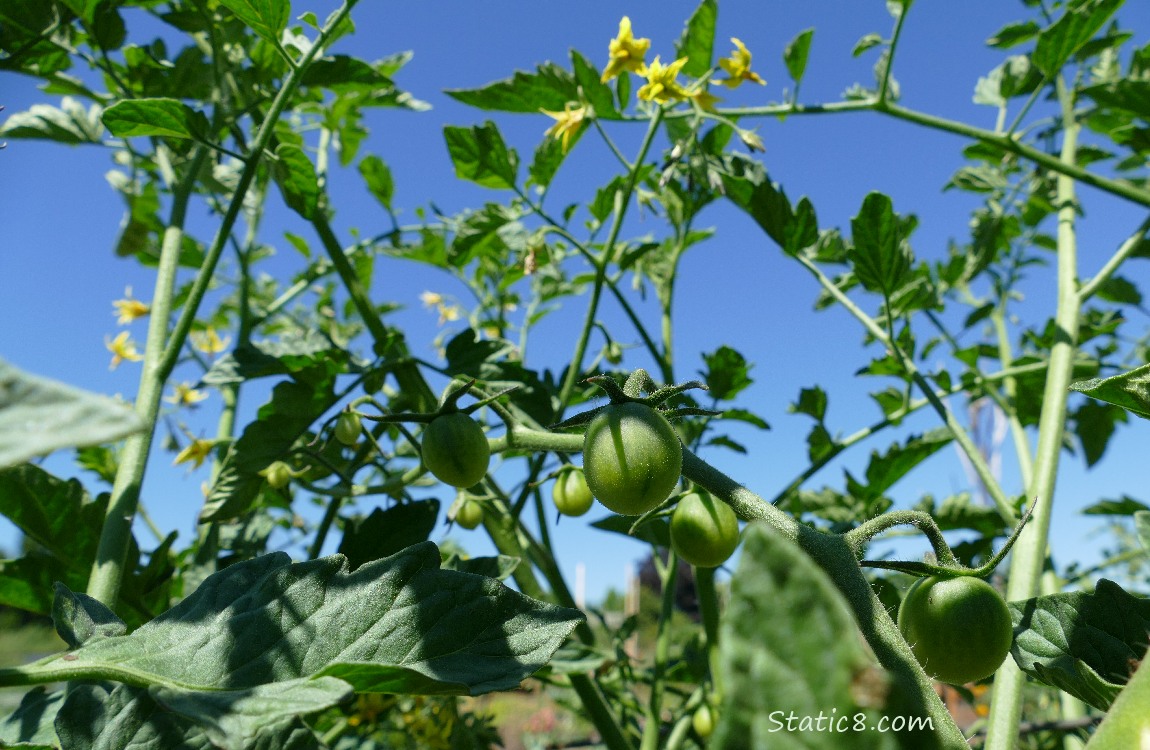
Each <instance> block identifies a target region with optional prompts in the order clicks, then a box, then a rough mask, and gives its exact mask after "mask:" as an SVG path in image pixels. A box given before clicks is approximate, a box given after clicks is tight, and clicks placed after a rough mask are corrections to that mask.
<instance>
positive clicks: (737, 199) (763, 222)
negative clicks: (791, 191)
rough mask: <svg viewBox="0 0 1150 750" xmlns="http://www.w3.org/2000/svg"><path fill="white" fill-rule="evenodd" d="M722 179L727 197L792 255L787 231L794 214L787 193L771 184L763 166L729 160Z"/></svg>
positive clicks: (737, 157) (738, 157) (740, 158)
mask: <svg viewBox="0 0 1150 750" xmlns="http://www.w3.org/2000/svg"><path fill="white" fill-rule="evenodd" d="M722 180H723V193H724V194H725V195H726V196H727V198H728V199H729V200H730V201H731V202H733V203H734V204H735V205H736V206H738V207H739V208H741V209H743V210H744V211H746V212H747V213H748V214H750V215H751V218H752V219H754V220H755V223H756V224H758V225H759V226H760V227H761V228H762V229H763V231H765V232H766V233H767V235H768V236H769V237H770V238H771V239H772V240H774V241H775V242H777V243H778V245H779V247H781V248H784V249H785V250H787V252H791V250H792V248H793V242H788V237H789V235H788V228H789V227H790V225H791V224H792V222H793V220H794V212H793V211H792V209H791V203H790V201H789V200H787V196H786V193H784V192H783V190H782V188H780V187H779V186H778V185H777V184H775V183H772V182H771V180H770V177H768V176H767V173H766V171H765V170H764V169H763V167H762V165H761V164H759V163H758V162H755V161H753V160H751V159H747V158H746V157H743V156H739V155H735V156H732V157H729V158H728V161H727V164H726V169H725V170H724V172H723V174H722Z"/></svg>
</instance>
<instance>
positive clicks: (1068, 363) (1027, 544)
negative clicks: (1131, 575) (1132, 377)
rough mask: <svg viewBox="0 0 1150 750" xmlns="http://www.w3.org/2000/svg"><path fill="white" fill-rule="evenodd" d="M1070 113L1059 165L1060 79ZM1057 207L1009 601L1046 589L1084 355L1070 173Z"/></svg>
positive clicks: (1017, 676) (998, 683) (1010, 703)
mask: <svg viewBox="0 0 1150 750" xmlns="http://www.w3.org/2000/svg"><path fill="white" fill-rule="evenodd" d="M1057 88H1058V95H1059V100H1060V103H1061V105H1062V114H1063V122H1062V127H1063V141H1062V149H1061V153H1060V154H1059V159H1060V160H1061V162H1062V163H1064V164H1070V165H1072V164H1074V163H1075V159H1076V155H1077V149H1078V132H1079V128H1080V126H1079V124H1078V123H1077V122H1076V121H1075V120H1074V114H1073V97H1072V95H1071V94H1070V93H1069V92H1068V91H1067V90H1066V87H1065V85H1064V84H1063V82H1062V80H1061V78H1060V79H1059V80H1058V81H1057ZM1057 205H1058V303H1057V304H1058V308H1057V311H1056V313H1055V317H1054V330H1055V341H1054V343H1053V345H1052V347H1051V350H1050V359H1049V362H1050V366H1049V369H1048V370H1047V375H1046V388H1045V390H1044V392H1043V399H1042V411H1041V413H1040V415H1039V419H1038V445H1037V447H1036V450H1035V461H1034V477H1033V482H1032V484H1031V485H1030V486H1029V489H1028V492H1027V496H1028V497H1029V498H1032V499H1033V500H1034V502H1035V506H1034V516H1033V518H1032V519H1031V521H1030V523H1029V524H1028V525H1027V527H1026V529H1025V530H1023V532H1022V536H1021V537H1019V539H1018V542H1017V544H1015V546H1014V554H1013V555H1012V557H1011V564H1010V575H1009V578H1008V579H1007V589H1006V598H1007V599H1008V600H1010V601H1020V600H1024V599H1030V598H1032V597H1034V596H1035V595H1036V594H1037V593H1038V590H1039V582H1040V580H1041V576H1042V568H1043V563H1044V562H1045V560H1046V542H1047V538H1048V536H1049V533H1050V519H1051V517H1052V515H1053V510H1054V486H1055V482H1056V480H1057V477H1058V461H1059V458H1060V457H1061V455H1062V441H1063V432H1064V430H1065V428H1066V410H1067V409H1066V404H1067V397H1068V395H1069V392H1068V388H1069V386H1070V382H1071V379H1072V374H1073V367H1074V356H1075V353H1076V351H1077V336H1078V321H1079V311H1080V298H1079V293H1078V258H1077V254H1078V253H1077V238H1076V235H1075V218H1076V216H1077V208H1078V207H1077V202H1076V199H1075V184H1074V179H1072V178H1071V177H1070V176H1069V175H1068V174H1067V173H1065V172H1063V173H1061V174H1060V176H1059V178H1058V182H1057ZM1024 681H1025V678H1024V675H1023V674H1022V671H1021V670H1020V669H1019V668H1018V666H1017V665H1016V664H1015V663H1014V661H1013V660H1009V659H1008V660H1007V662H1006V663H1005V664H1004V665H1003V667H1002V669H1000V670H999V672H998V674H997V676H996V677H995V687H994V695H993V696H992V697H991V704H990V722H989V729H988V732H987V740H986V748H987V750H1008V748H1013V747H1014V743H1015V741H1016V738H1017V736H1018V725H1019V722H1020V721H1021V718H1022V688H1023V683H1024Z"/></svg>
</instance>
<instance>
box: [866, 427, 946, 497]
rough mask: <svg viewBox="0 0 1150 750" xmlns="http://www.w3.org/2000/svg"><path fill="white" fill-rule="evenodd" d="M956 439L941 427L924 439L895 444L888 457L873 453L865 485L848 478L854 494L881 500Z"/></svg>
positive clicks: (924, 436) (887, 452)
mask: <svg viewBox="0 0 1150 750" xmlns="http://www.w3.org/2000/svg"><path fill="white" fill-rule="evenodd" d="M953 439H954V436H953V435H951V433H950V430H948V429H946V428H945V427H939V428H938V429H934V430H931V431H930V432H927V433H925V434H922V435H911V436H910V437H908V438H907V439H906V440H905V441H904V442H902V443H892V444H891V446H890V447H889V448H888V449H887V451H886V453H879V452H878V451H872V452H871V455H870V461H869V462H868V463H867V467H866V484H865V485H862V484H858V483H857V482H854V481H853V479H852V478H851V477H850V474H849V473H848V474H847V477H848V487H849V489H850V492H851V494H852V495H854V496H856V497H859V498H864V499H867V498H875V497H879V496H880V495H882V494H883V493H885V492H886V491H887V490H889V489H890V488H891V487H893V486H894V485H895V483H896V482H898V480H900V479H902V478H903V477H904V476H906V475H907V474H908V473H909V472H910V471H911V469H913V468H915V467H916V466H918V465H919V464H921V463H922V462H923V461H925V460H926V459H928V458H930V457H931V456H933V455H934V454H935V453H937V452H938V451H939V450H941V449H942V448H945V447H946V446H947V445H950V442H951V441H952V440H953ZM852 485H853V486H852Z"/></svg>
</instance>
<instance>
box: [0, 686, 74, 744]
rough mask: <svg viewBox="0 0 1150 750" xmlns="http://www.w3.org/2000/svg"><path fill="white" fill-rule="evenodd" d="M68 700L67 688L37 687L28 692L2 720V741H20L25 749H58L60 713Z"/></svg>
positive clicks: (0, 728) (0, 721)
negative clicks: (65, 691) (65, 695)
mask: <svg viewBox="0 0 1150 750" xmlns="http://www.w3.org/2000/svg"><path fill="white" fill-rule="evenodd" d="M63 702H64V691H63V690H57V691H54V692H51V693H49V692H48V691H47V690H46V689H45V688H44V687H36V688H33V689H31V690H29V691H28V692H27V693H25V694H24V697H23V699H21V701H20V706H19V707H18V708H17V709H16V710H15V711H13V712H12V713H11V714H9V715H8V716H6V717H4V719H3V720H0V745H4V746H6V745H5V743H7V744H13V745H16V744H17V743H25V744H23V745H18V747H20V748H21V750H40V748H43V749H44V750H55V749H56V748H58V747H60V738H59V737H57V736H56V726H55V724H56V714H57V712H58V711H59V710H60V706H61V705H62V704H63Z"/></svg>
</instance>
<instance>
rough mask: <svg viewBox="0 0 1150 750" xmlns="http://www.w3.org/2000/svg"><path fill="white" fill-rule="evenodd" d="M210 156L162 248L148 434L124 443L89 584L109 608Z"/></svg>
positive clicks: (148, 377)
mask: <svg viewBox="0 0 1150 750" xmlns="http://www.w3.org/2000/svg"><path fill="white" fill-rule="evenodd" d="M206 154H207V151H206V150H205V149H203V148H199V149H197V150H196V154H195V156H194V157H193V158H192V161H191V163H190V164H189V165H188V171H187V173H186V174H185V175H184V179H183V180H182V181H181V182H180V184H179V185H178V186H177V187H176V190H175V192H174V194H173V196H172V213H171V218H170V220H169V221H168V226H167V228H166V229H165V230H164V239H163V243H162V244H161V246H160V263H159V266H158V268H157V269H156V285H155V288H154V290H153V292H152V303H151V312H150V315H149V320H148V335H147V339H146V343H145V346H144V363H143V372H142V373H141V374H140V385H139V388H138V390H137V392H136V403H135V409H136V412H137V413H138V414H139V415H140V417H141V418H142V419H143V421H144V424H145V425H147V427H146V429H145V430H144V431H143V432H139V433H136V434H135V435H132V436H130V437H129V438H128V439H127V440H125V441H124V449H123V451H122V452H121V454H120V465H119V467H118V468H117V470H116V478H115V481H114V482H113V483H112V495H111V498H110V500H109V501H108V510H107V512H106V514H105V517H104V527H103V529H102V530H101V532H100V544H99V546H98V547H97V549H96V559H95V561H94V562H93V565H92V573H91V575H90V576H89V579H88V595H89V596H91V597H94V598H96V599H99V600H100V601H101V602H103V603H104V604H106V605H108V606H109V607H115V605H116V600H117V599H118V598H119V595H120V585H121V584H122V582H123V577H124V563H125V559H126V556H127V553H128V545H129V541H130V539H131V536H132V522H133V520H134V519H135V517H136V510H137V508H138V507H139V502H140V487H141V485H142V484H143V482H144V472H145V470H146V469H147V465H148V453H149V452H150V451H151V448H152V440H153V437H154V435H155V430H156V422H157V420H158V419H159V416H160V399H161V398H162V396H163V391H164V383H165V382H167V376H168V373H167V371H165V368H164V366H163V361H162V355H163V351H164V344H165V342H166V340H167V336H168V319H169V316H170V315H171V312H172V295H173V292H174V290H175V284H176V275H177V272H178V270H179V258H180V250H181V247H182V244H183V239H184V232H183V226H184V220H185V218H186V217H187V209H188V203H189V201H190V199H191V196H192V191H193V188H194V187H195V183H196V177H197V174H198V172H199V170H200V167H201V165H202V164H203V163H204V161H205V158H206Z"/></svg>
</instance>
